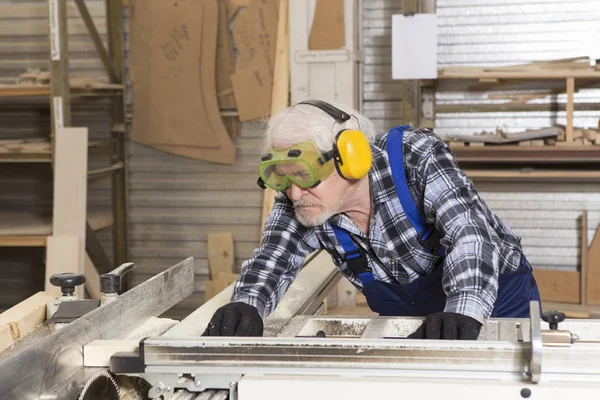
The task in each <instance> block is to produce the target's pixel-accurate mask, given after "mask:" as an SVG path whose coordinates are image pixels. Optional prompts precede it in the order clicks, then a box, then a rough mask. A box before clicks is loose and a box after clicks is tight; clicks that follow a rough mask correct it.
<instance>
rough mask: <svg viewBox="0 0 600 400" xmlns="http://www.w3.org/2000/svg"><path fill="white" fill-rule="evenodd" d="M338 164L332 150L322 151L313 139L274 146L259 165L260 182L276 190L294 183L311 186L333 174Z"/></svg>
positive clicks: (262, 185) (261, 184)
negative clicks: (277, 148)
mask: <svg viewBox="0 0 600 400" xmlns="http://www.w3.org/2000/svg"><path fill="white" fill-rule="evenodd" d="M334 168H335V166H334V163H333V160H332V156H331V155H330V154H322V153H320V152H319V151H318V150H317V148H316V147H315V146H314V144H313V143H312V142H303V143H300V144H298V145H296V146H293V147H290V148H287V149H281V150H271V152H269V153H268V154H266V155H264V156H263V157H262V162H261V163H260V164H259V165H258V175H259V176H260V178H259V180H258V184H259V185H260V186H261V187H263V188H264V187H269V188H271V189H273V190H276V191H282V190H286V189H287V188H288V187H289V186H290V185H291V184H292V183H295V184H296V185H298V186H299V187H301V188H304V189H308V188H311V187H314V186H316V185H317V184H319V183H320V182H321V181H322V180H323V179H325V178H327V177H329V175H331V173H332V172H333V170H334Z"/></svg>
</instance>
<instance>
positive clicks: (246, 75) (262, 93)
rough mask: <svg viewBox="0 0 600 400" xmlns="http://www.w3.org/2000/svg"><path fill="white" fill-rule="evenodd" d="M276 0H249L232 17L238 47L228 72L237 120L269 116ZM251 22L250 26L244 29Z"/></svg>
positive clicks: (234, 36) (276, 11) (276, 16)
mask: <svg viewBox="0 0 600 400" xmlns="http://www.w3.org/2000/svg"><path fill="white" fill-rule="evenodd" d="M278 3H279V2H278V1H277V0H263V1H252V2H250V5H249V6H248V7H247V8H245V9H242V10H240V11H239V13H238V15H237V16H236V18H235V20H234V21H233V41H234V42H235V45H236V48H237V50H238V57H237V61H236V65H235V73H234V74H233V75H232V76H231V80H232V83H233V91H234V94H235V99H236V104H237V108H238V114H239V117H240V120H241V121H256V120H264V119H265V118H268V117H269V111H270V104H271V92H272V90H273V70H274V59H275V49H276V43H277V18H278ZM249 26H251V27H253V29H248V27H249Z"/></svg>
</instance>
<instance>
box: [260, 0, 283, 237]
mask: <svg viewBox="0 0 600 400" xmlns="http://www.w3.org/2000/svg"><path fill="white" fill-rule="evenodd" d="M288 13H289V1H288V0H280V2H279V15H278V18H277V44H276V47H275V67H274V71H273V91H272V94H271V115H276V114H278V113H279V112H281V111H283V110H284V109H285V108H286V107H288V105H289V104H290V98H289V93H290V40H289V26H288V25H289V18H288ZM275 196H277V192H276V191H274V190H272V189H269V188H267V189H265V191H264V193H263V203H262V214H261V215H262V216H261V224H260V229H261V232H262V229H263V227H264V225H265V222H266V221H267V218H268V217H269V214H270V213H271V210H272V209H273V203H274V201H275ZM261 240H262V233H261Z"/></svg>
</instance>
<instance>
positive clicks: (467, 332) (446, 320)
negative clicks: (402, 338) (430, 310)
mask: <svg viewBox="0 0 600 400" xmlns="http://www.w3.org/2000/svg"><path fill="white" fill-rule="evenodd" d="M480 329H481V322H479V321H477V320H475V319H473V318H471V317H467V316H466V315H462V314H456V313H449V312H438V313H434V314H429V315H428V316H427V317H426V318H425V321H424V322H423V324H422V325H421V326H420V327H419V328H418V329H417V330H416V331H414V332H413V333H411V334H410V335H408V336H407V339H451V340H456V339H458V340H477V338H478V337H479V330H480Z"/></svg>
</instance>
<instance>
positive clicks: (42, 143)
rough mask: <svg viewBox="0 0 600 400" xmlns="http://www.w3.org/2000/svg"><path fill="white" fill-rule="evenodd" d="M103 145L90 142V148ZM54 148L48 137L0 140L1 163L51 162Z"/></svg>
mask: <svg viewBox="0 0 600 400" xmlns="http://www.w3.org/2000/svg"><path fill="white" fill-rule="evenodd" d="M101 147H103V145H102V143H101V142H98V141H92V142H89V144H88V148H89V149H90V150H91V149H97V148H101ZM49 162H52V150H51V148H50V141H49V140H47V139H25V140H19V139H15V140H0V163H49Z"/></svg>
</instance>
